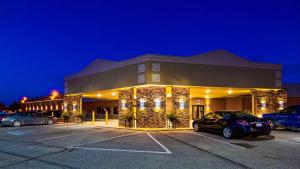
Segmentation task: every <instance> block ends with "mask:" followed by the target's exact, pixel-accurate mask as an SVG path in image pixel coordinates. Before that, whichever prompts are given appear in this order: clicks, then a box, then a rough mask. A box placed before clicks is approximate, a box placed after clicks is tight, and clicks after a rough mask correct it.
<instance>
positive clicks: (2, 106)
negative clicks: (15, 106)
mask: <svg viewBox="0 0 300 169" xmlns="http://www.w3.org/2000/svg"><path fill="white" fill-rule="evenodd" d="M5 109H6V106H5V104H4V103H2V102H0V111H3V110H5Z"/></svg>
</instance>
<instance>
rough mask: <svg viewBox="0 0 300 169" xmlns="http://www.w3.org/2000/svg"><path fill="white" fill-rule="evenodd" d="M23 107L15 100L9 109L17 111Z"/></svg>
mask: <svg viewBox="0 0 300 169" xmlns="http://www.w3.org/2000/svg"><path fill="white" fill-rule="evenodd" d="M21 108H22V106H21V104H20V103H19V102H16V101H15V102H13V103H12V104H11V105H10V106H9V110H11V111H16V110H19V109H21Z"/></svg>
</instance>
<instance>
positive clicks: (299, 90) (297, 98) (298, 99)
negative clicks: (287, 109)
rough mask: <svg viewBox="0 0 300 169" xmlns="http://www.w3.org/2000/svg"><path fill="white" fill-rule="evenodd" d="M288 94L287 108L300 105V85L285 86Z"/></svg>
mask: <svg viewBox="0 0 300 169" xmlns="http://www.w3.org/2000/svg"><path fill="white" fill-rule="evenodd" d="M283 87H284V88H286V90H287V93H288V101H287V106H292V105H300V84H299V83H298V84H291V83H289V84H284V85H283Z"/></svg>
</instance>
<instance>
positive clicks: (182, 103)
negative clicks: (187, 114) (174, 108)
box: [179, 99, 185, 110]
mask: <svg viewBox="0 0 300 169" xmlns="http://www.w3.org/2000/svg"><path fill="white" fill-rule="evenodd" d="M184 104H185V102H184V100H183V99H180V100H179V109H181V110H183V109H184Z"/></svg>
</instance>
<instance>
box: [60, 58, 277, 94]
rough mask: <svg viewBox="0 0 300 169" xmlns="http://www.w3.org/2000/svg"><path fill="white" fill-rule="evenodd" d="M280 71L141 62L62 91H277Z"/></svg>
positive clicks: (76, 81) (72, 81)
mask: <svg viewBox="0 0 300 169" xmlns="http://www.w3.org/2000/svg"><path fill="white" fill-rule="evenodd" d="M152 63H159V64H160V72H153V71H152ZM139 64H145V73H144V74H145V82H143V83H138V75H139V74H143V73H138V65H139ZM276 72H281V70H280V69H270V68H269V69H267V68H265V69H263V68H249V67H232V66H217V65H203V64H192V63H171V62H152V61H147V62H141V63H136V64H132V65H127V66H123V67H119V68H115V69H113V70H107V71H104V72H100V73H95V74H91V75H85V76H82V77H74V78H67V79H66V80H65V85H66V86H65V92H66V93H67V94H72V93H85V92H94V91H98V90H104V89H114V88H123V87H131V86H137V85H144V84H160V85H185V86H215V87H240V88H278V87H280V86H276V85H275V84H276V83H275V82H276V80H277V81H278V80H279V82H281V79H278V77H277V78H276V77H275V74H276ZM153 73H158V74H160V82H153V81H152V74H153Z"/></svg>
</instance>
